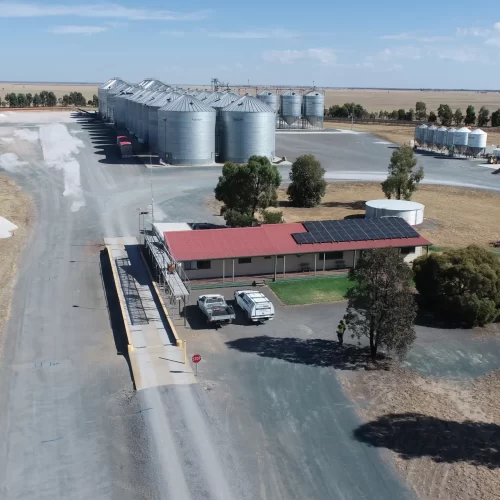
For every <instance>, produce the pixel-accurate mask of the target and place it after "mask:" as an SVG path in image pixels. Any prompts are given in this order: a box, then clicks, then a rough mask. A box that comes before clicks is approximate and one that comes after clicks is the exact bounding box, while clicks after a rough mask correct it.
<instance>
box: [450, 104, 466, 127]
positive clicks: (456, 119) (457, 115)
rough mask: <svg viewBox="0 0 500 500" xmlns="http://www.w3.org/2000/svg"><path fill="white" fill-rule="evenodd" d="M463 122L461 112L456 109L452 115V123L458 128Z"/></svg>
mask: <svg viewBox="0 0 500 500" xmlns="http://www.w3.org/2000/svg"><path fill="white" fill-rule="evenodd" d="M463 121H464V114H463V113H462V110H461V109H460V108H458V109H457V110H456V111H455V113H454V114H453V123H454V124H455V125H456V126H457V127H458V126H459V125H461V124H462V122H463Z"/></svg>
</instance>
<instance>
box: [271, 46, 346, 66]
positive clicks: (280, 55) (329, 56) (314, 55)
mask: <svg viewBox="0 0 500 500" xmlns="http://www.w3.org/2000/svg"><path fill="white" fill-rule="evenodd" d="M262 57H263V58H264V59H265V60H266V61H270V62H278V63H282V64H290V63H293V62H295V61H300V60H311V61H317V62H319V63H321V64H333V63H335V61H336V60H337V55H336V53H335V50H334V49H329V48H318V49H305V50H268V51H266V52H264V53H263V54H262Z"/></svg>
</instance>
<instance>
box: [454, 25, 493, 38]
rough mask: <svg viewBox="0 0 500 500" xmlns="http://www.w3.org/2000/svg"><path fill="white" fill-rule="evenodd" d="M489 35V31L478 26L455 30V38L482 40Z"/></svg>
mask: <svg viewBox="0 0 500 500" xmlns="http://www.w3.org/2000/svg"><path fill="white" fill-rule="evenodd" d="M490 33H491V30H490V29H488V28H480V27H478V26H470V27H469V28H457V36H467V37H477V38H484V37H487V36H489V35H490Z"/></svg>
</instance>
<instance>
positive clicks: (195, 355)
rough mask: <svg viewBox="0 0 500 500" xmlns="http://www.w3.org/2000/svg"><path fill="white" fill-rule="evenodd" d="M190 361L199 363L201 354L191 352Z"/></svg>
mask: <svg viewBox="0 0 500 500" xmlns="http://www.w3.org/2000/svg"><path fill="white" fill-rule="evenodd" d="M191 361H192V362H193V363H199V362H200V361H201V356H200V355H199V354H193V357H192V358H191Z"/></svg>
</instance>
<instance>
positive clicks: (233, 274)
mask: <svg viewBox="0 0 500 500" xmlns="http://www.w3.org/2000/svg"><path fill="white" fill-rule="evenodd" d="M233 283H234V259H233Z"/></svg>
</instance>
